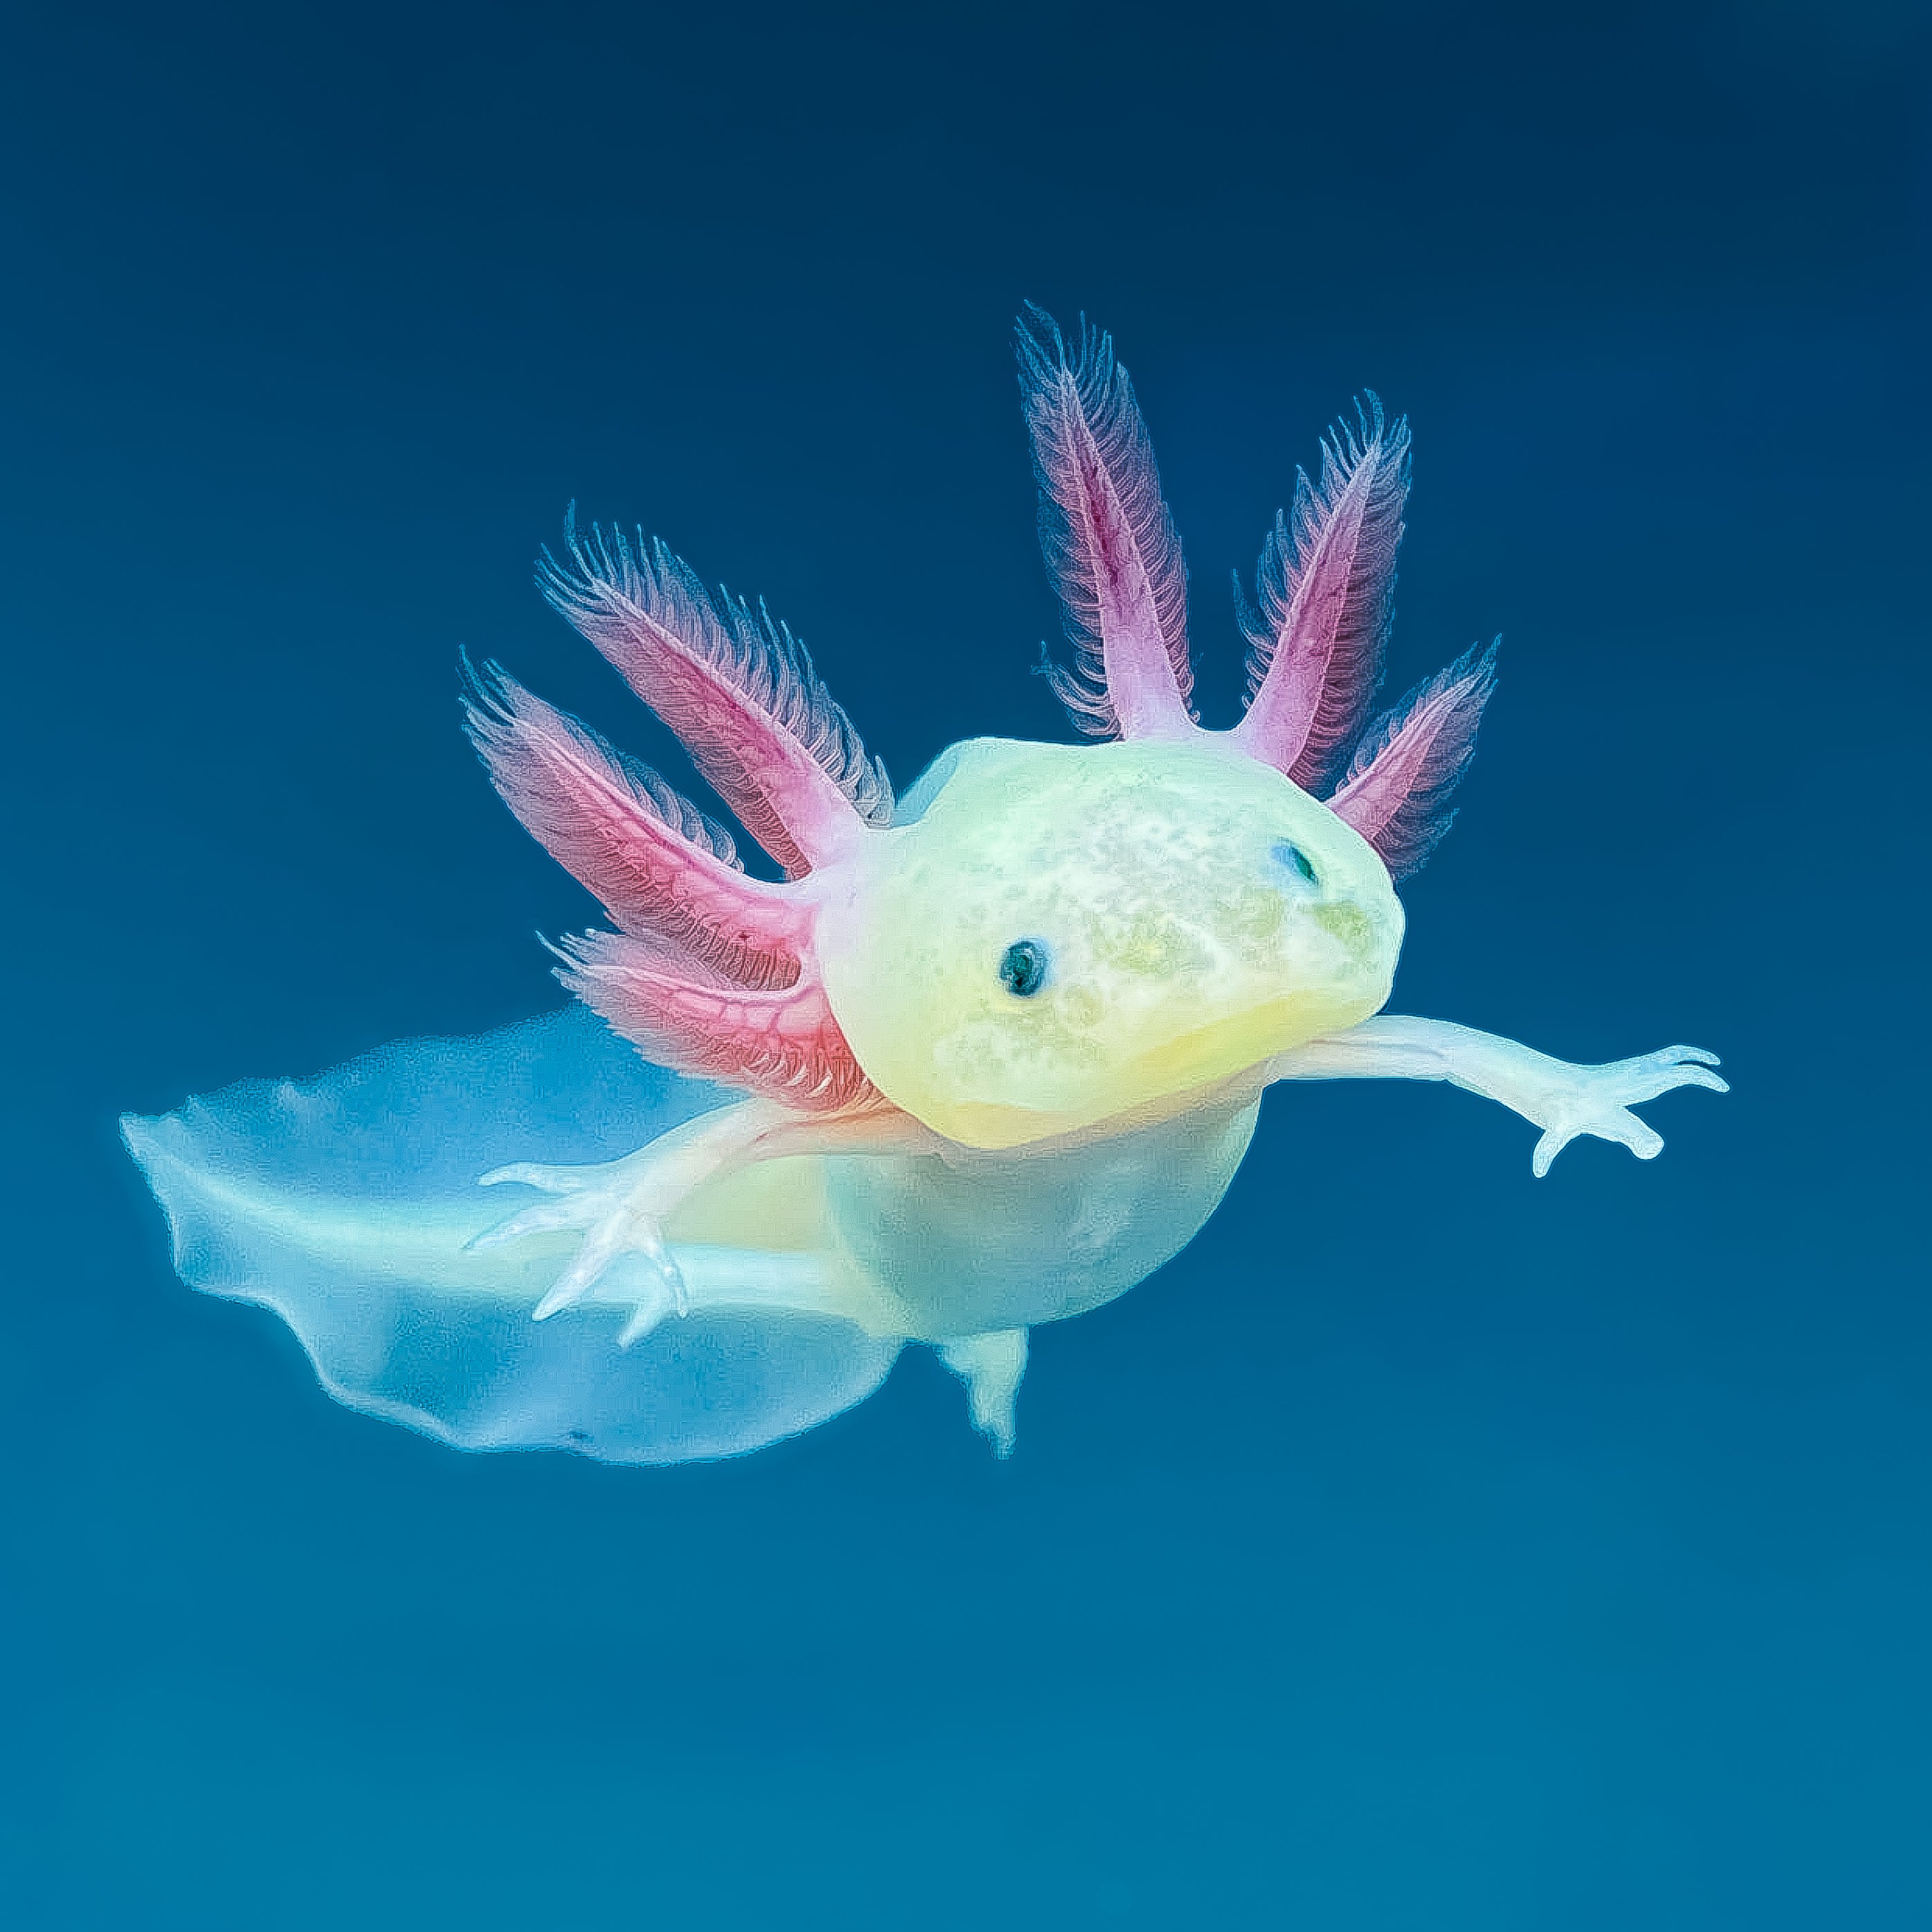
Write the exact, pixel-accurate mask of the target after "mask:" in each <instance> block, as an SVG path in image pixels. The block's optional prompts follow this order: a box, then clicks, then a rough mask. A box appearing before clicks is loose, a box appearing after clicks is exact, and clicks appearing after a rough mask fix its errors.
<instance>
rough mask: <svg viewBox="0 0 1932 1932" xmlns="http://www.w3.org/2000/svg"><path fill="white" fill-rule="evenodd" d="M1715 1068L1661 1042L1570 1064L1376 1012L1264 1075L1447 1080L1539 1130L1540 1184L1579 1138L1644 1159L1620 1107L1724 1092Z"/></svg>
mask: <svg viewBox="0 0 1932 1932" xmlns="http://www.w3.org/2000/svg"><path fill="white" fill-rule="evenodd" d="M1717 1065H1718V1056H1717V1055H1715V1053H1709V1052H1706V1051H1705V1050H1704V1049H1703V1048H1702V1047H1699V1046H1667V1047H1664V1048H1663V1049H1661V1050H1660V1051H1658V1052H1655V1053H1645V1054H1640V1055H1637V1058H1635V1059H1633V1060H1613V1061H1608V1062H1607V1063H1606V1064H1604V1065H1602V1066H1601V1067H1579V1066H1575V1065H1573V1064H1571V1062H1569V1061H1564V1060H1556V1059H1553V1058H1551V1057H1550V1055H1548V1054H1545V1053H1538V1052H1535V1050H1534V1049H1532V1048H1529V1047H1527V1046H1518V1045H1517V1043H1516V1042H1515V1041H1514V1040H1504V1039H1502V1038H1500V1037H1499V1036H1498V1035H1496V1034H1487V1033H1478V1032H1477V1031H1475V1028H1472V1027H1460V1026H1454V1025H1451V1024H1450V1023H1449V1022H1448V1021H1446V1020H1424V1019H1406V1018H1403V1017H1401V1016H1397V1015H1394V1014H1384V1015H1379V1016H1377V1017H1376V1018H1375V1019H1368V1020H1364V1022H1362V1023H1361V1025H1359V1026H1356V1027H1352V1028H1349V1031H1347V1032H1346V1033H1340V1034H1333V1035H1331V1036H1330V1037H1328V1038H1327V1039H1325V1040H1310V1042H1309V1043H1307V1046H1298V1047H1296V1048H1295V1049H1292V1051H1291V1052H1287V1053H1284V1054H1281V1055H1277V1057H1276V1058H1274V1060H1272V1061H1269V1062H1268V1067H1267V1069H1266V1072H1267V1075H1268V1079H1271V1080H1348V1079H1396V1080H1447V1081H1448V1082H1451V1084H1452V1085H1455V1086H1457V1087H1461V1088H1466V1089H1467V1090H1468V1091H1469V1092H1470V1093H1472V1094H1482V1095H1484V1097H1486V1098H1487V1099H1489V1100H1499V1101H1500V1102H1502V1104H1503V1105H1504V1106H1505V1107H1508V1108H1510V1109H1512V1110H1513V1111H1514V1112H1517V1113H1519V1114H1520V1115H1523V1118H1524V1119H1525V1120H1526V1121H1530V1122H1531V1123H1532V1124H1534V1125H1535V1126H1537V1127H1541V1129H1542V1130H1543V1136H1542V1138H1541V1139H1540V1140H1539V1141H1538V1142H1537V1144H1536V1148H1535V1152H1534V1153H1533V1154H1532V1155H1531V1157H1530V1166H1531V1168H1532V1171H1533V1172H1535V1174H1536V1175H1538V1178H1541V1176H1543V1175H1546V1174H1547V1173H1548V1172H1550V1163H1551V1162H1552V1161H1553V1160H1555V1159H1556V1157H1557V1156H1558V1154H1560V1153H1562V1151H1563V1150H1564V1148H1566V1147H1568V1145H1570V1143H1571V1142H1572V1141H1573V1140H1574V1139H1576V1138H1577V1136H1578V1135H1580V1134H1590V1135H1594V1136H1596V1137H1597V1138H1598V1139H1600V1140H1607V1141H1617V1142H1622V1145H1624V1146H1625V1147H1627V1148H1629V1149H1630V1151H1631V1153H1633V1154H1635V1155H1636V1156H1637V1158H1638V1159H1639V1160H1652V1159H1654V1158H1655V1157H1656V1156H1657V1155H1658V1154H1660V1153H1661V1152H1662V1151H1663V1148H1664V1137H1663V1136H1662V1135H1661V1134H1660V1133H1658V1131H1657V1130H1656V1129H1655V1128H1654V1127H1650V1126H1649V1125H1648V1124H1646V1123H1645V1122H1644V1121H1640V1120H1639V1119H1638V1118H1637V1115H1634V1113H1632V1112H1631V1111H1630V1110H1631V1108H1633V1107H1636V1106H1641V1105H1642V1104H1643V1103H1644V1102H1645V1101H1646V1100H1655V1099H1656V1098H1657V1097H1658V1095H1659V1094H1667V1093H1669V1092H1670V1091H1672V1089H1673V1088H1678V1087H1708V1088H1710V1090H1711V1091H1712V1092H1713V1093H1717V1094H1724V1093H1728V1092H1729V1091H1730V1088H1729V1087H1728V1086H1727V1084H1726V1082H1724V1081H1723V1080H1721V1079H1719V1078H1718V1075H1717V1074H1716V1073H1714V1072H1712V1069H1713V1068H1714V1067H1716V1066H1717Z"/></svg>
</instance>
